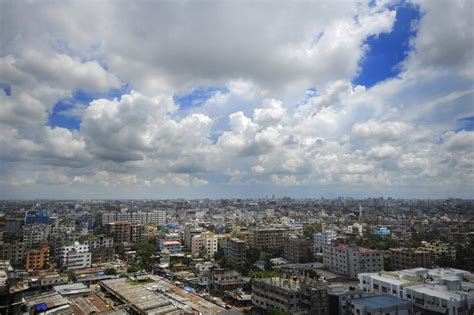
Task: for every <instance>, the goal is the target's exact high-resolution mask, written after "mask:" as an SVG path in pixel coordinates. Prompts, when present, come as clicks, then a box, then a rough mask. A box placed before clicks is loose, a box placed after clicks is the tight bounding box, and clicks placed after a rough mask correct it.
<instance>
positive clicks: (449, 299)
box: [358, 268, 474, 315]
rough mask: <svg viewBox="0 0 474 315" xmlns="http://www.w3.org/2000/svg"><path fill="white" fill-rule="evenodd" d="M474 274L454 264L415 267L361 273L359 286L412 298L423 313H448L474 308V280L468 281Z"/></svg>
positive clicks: (459, 313)
mask: <svg viewBox="0 0 474 315" xmlns="http://www.w3.org/2000/svg"><path fill="white" fill-rule="evenodd" d="M473 277H474V275H473V274H471V273H470V272H468V271H464V270H458V269H453V268H437V269H426V268H413V269H405V270H399V271H392V272H378V273H361V274H359V276H358V278H359V287H360V288H361V289H362V290H364V291H365V292H372V293H376V294H383V295H387V296H392V297H397V298H400V299H403V300H407V301H410V302H412V303H414V305H415V311H417V312H421V313H422V314H446V315H468V314H472V312H474V296H473V295H472V293H471V292H470V291H472V282H464V280H465V279H473ZM471 281H472V280H471Z"/></svg>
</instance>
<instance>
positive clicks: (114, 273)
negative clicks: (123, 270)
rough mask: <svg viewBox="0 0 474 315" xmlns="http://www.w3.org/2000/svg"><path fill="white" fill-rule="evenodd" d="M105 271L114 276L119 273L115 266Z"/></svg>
mask: <svg viewBox="0 0 474 315" xmlns="http://www.w3.org/2000/svg"><path fill="white" fill-rule="evenodd" d="M104 273H105V274H106V275H112V276H115V275H116V274H117V270H116V269H115V268H112V267H111V268H107V269H105V270H104Z"/></svg>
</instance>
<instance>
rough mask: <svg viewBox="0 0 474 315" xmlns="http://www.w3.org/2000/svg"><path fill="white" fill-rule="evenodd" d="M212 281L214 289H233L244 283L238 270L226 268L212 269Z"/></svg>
mask: <svg viewBox="0 0 474 315" xmlns="http://www.w3.org/2000/svg"><path fill="white" fill-rule="evenodd" d="M212 283H213V285H214V289H216V290H229V289H235V288H238V287H241V286H243V285H244V284H245V282H244V281H242V276H241V275H240V273H239V272H238V271H236V270H233V269H226V268H215V269H212Z"/></svg>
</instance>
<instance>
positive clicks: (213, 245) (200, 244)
mask: <svg viewBox="0 0 474 315" xmlns="http://www.w3.org/2000/svg"><path fill="white" fill-rule="evenodd" d="M218 243H219V240H218V238H217V236H216V235H214V234H212V233H209V232H203V233H201V234H199V235H195V236H193V238H192V240H191V254H192V255H193V256H194V257H197V256H199V254H200V253H202V252H204V254H205V257H206V258H212V257H213V256H214V254H215V253H216V252H217V245H218Z"/></svg>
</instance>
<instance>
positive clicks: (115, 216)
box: [101, 210, 166, 225]
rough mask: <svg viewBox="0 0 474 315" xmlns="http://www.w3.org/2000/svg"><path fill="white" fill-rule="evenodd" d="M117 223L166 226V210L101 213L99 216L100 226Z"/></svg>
mask: <svg viewBox="0 0 474 315" xmlns="http://www.w3.org/2000/svg"><path fill="white" fill-rule="evenodd" d="M119 221H124V222H129V223H140V224H144V225H146V224H157V225H164V224H166V210H152V211H120V212H103V213H102V214H101V222H102V225H107V224H109V223H113V222H119Z"/></svg>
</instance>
